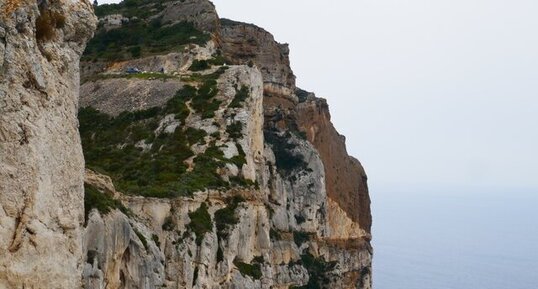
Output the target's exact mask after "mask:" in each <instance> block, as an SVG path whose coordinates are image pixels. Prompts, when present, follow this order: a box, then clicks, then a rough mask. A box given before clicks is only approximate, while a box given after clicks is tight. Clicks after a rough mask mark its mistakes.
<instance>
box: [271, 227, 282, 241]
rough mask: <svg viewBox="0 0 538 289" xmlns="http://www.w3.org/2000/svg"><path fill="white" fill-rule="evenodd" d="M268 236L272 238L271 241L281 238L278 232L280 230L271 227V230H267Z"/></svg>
mask: <svg viewBox="0 0 538 289" xmlns="http://www.w3.org/2000/svg"><path fill="white" fill-rule="evenodd" d="M269 237H271V240H273V241H279V240H282V235H281V234H280V232H279V231H277V230H275V229H273V228H271V230H269Z"/></svg>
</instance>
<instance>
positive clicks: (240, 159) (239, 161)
mask: <svg viewBox="0 0 538 289" xmlns="http://www.w3.org/2000/svg"><path fill="white" fill-rule="evenodd" d="M236 146H237V151H238V152H239V154H238V155H236V156H233V157H232V158H231V159H230V161H231V162H232V163H234V164H235V165H236V166H237V167H238V168H239V169H241V168H242V167H243V165H245V164H246V163H247V159H246V157H247V155H246V154H245V151H244V150H243V147H242V146H241V145H240V144H238V143H236Z"/></svg>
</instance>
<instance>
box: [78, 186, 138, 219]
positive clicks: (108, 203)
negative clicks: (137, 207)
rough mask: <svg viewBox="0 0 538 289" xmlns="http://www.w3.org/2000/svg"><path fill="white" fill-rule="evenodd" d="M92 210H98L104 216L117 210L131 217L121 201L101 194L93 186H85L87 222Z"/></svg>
mask: <svg viewBox="0 0 538 289" xmlns="http://www.w3.org/2000/svg"><path fill="white" fill-rule="evenodd" d="M92 209H97V210H98V211H99V213H101V214H102V215H106V214H108V213H109V212H110V211H112V210H115V209H118V210H120V211H121V212H123V213H124V214H126V215H130V212H129V210H128V209H127V208H126V207H125V206H124V205H123V204H122V203H121V202H120V201H118V200H115V199H113V198H112V197H110V196H109V195H107V194H103V193H101V192H99V191H98V190H97V189H96V188H95V187H93V186H91V185H88V184H84V213H85V216H86V218H85V220H86V222H87V221H88V215H89V214H90V211H91V210H92Z"/></svg>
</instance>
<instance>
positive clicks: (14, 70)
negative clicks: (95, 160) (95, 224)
mask: <svg viewBox="0 0 538 289" xmlns="http://www.w3.org/2000/svg"><path fill="white" fill-rule="evenodd" d="M40 3H41V4H40V6H38V5H37V3H36V1H23V0H9V1H1V2H0V164H1V165H0V288H78V287H79V286H80V274H81V269H82V268H81V261H82V249H81V246H80V244H81V237H82V231H81V224H82V222H83V217H84V216H83V212H84V209H83V187H82V185H83V169H84V161H83V158H82V151H81V146H80V138H79V135H78V127H77V124H78V122H77V119H76V111H77V107H78V81H79V79H78V76H79V65H78V63H79V58H80V55H81V54H82V52H83V50H84V46H85V45H86V41H87V40H88V39H89V38H90V37H91V35H92V33H93V30H94V28H95V22H96V19H95V16H94V15H93V12H92V7H91V5H90V4H89V3H88V2H86V1H76V2H74V1H54V2H51V3H48V5H46V4H47V3H46V2H45V3H44V2H40Z"/></svg>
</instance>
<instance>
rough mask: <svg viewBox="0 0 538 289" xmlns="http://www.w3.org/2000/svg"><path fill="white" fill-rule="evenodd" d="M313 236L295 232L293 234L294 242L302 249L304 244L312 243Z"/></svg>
mask: <svg viewBox="0 0 538 289" xmlns="http://www.w3.org/2000/svg"><path fill="white" fill-rule="evenodd" d="M311 236H312V234H310V233H306V232H299V231H294V232H293V241H294V242H295V244H297V246H298V247H301V245H303V244H304V243H306V242H308V241H310V237H311Z"/></svg>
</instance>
